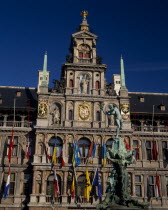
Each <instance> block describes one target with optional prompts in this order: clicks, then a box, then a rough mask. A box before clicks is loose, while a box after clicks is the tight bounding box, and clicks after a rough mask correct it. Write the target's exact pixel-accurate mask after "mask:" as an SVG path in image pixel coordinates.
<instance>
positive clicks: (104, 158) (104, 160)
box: [102, 142, 107, 167]
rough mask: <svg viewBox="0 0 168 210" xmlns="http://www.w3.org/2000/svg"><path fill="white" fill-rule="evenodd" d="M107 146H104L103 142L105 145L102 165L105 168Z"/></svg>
mask: <svg viewBox="0 0 168 210" xmlns="http://www.w3.org/2000/svg"><path fill="white" fill-rule="evenodd" d="M106 157H107V156H106V145H105V144H104V142H103V144H102V165H103V167H104V166H105V165H106Z"/></svg>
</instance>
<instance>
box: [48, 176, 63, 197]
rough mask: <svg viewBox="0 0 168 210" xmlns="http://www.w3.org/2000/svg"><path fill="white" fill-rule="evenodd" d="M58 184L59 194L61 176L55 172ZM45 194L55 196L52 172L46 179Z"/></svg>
mask: <svg viewBox="0 0 168 210" xmlns="http://www.w3.org/2000/svg"><path fill="white" fill-rule="evenodd" d="M57 179H58V186H59V194H60V195H61V178H60V176H59V175H58V174H57ZM46 195H50V196H51V197H55V196H56V192H55V185H54V174H51V175H50V176H49V177H48V179H47V188H46Z"/></svg>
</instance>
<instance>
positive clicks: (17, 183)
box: [14, 172, 21, 203]
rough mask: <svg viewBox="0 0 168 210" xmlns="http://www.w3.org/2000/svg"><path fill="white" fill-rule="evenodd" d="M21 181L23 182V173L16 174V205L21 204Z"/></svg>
mask: <svg viewBox="0 0 168 210" xmlns="http://www.w3.org/2000/svg"><path fill="white" fill-rule="evenodd" d="M20 180H21V172H17V173H15V183H16V186H15V196H14V203H21V196H20Z"/></svg>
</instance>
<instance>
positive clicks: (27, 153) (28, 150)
mask: <svg viewBox="0 0 168 210" xmlns="http://www.w3.org/2000/svg"><path fill="white" fill-rule="evenodd" d="M29 145H30V141H29V137H27V144H26V158H27V159H29V156H30V147H29Z"/></svg>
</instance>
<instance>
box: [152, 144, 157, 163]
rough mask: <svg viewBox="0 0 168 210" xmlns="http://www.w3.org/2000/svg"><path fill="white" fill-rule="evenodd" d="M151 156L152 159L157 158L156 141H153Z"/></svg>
mask: <svg viewBox="0 0 168 210" xmlns="http://www.w3.org/2000/svg"><path fill="white" fill-rule="evenodd" d="M152 156H153V160H157V159H158V152H157V147H156V141H153V148H152Z"/></svg>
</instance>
